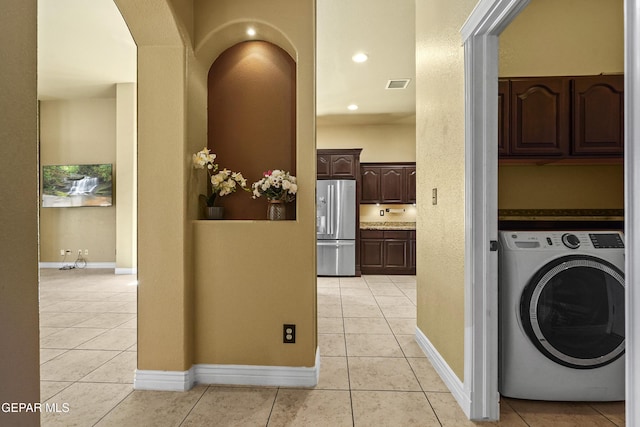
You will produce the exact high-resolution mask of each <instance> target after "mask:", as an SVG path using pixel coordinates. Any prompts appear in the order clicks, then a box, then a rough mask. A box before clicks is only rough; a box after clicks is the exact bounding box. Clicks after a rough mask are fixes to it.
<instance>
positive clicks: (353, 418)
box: [338, 279, 356, 426]
mask: <svg viewBox="0 0 640 427" xmlns="http://www.w3.org/2000/svg"><path fill="white" fill-rule="evenodd" d="M338 286H339V289H340V314H341V317H342V336H343V337H344V338H343V340H344V356H345V357H344V359H345V362H346V364H347V384H348V386H349V406H350V408H351V425H352V426H355V425H356V415H355V413H354V411H353V392H352V389H351V373H350V371H349V350H348V348H347V328H346V325H345V323H344V309H343V302H342V281H341V279H338Z"/></svg>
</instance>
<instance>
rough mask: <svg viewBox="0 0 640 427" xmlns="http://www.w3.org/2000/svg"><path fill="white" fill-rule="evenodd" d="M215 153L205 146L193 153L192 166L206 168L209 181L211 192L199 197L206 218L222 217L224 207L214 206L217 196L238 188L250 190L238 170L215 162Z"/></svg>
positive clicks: (232, 191)
mask: <svg viewBox="0 0 640 427" xmlns="http://www.w3.org/2000/svg"><path fill="white" fill-rule="evenodd" d="M216 157H217V156H216V155H215V154H213V153H211V150H209V149H208V148H207V147H204V148H203V149H202V150H200V151H198V152H197V153H196V154H194V155H193V167H194V168H195V169H206V170H207V174H208V175H209V181H210V183H211V194H210V195H209V196H208V197H207V196H205V195H204V194H201V195H200V198H201V199H203V200H204V202H205V204H206V217H207V218H208V219H222V218H223V217H224V207H222V206H215V203H216V200H217V199H218V196H220V197H223V196H226V195H228V194H231V193H234V192H235V191H236V190H237V189H238V188H241V189H242V190H245V191H250V190H249V189H248V188H247V180H246V179H245V178H244V177H243V176H242V173H240V172H233V171H230V170H229V169H226V168H224V169H222V170H220V167H219V165H218V164H217V163H215V160H216Z"/></svg>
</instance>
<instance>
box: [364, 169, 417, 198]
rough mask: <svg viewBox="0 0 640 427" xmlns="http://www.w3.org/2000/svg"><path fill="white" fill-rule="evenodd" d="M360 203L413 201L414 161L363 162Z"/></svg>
mask: <svg viewBox="0 0 640 427" xmlns="http://www.w3.org/2000/svg"><path fill="white" fill-rule="evenodd" d="M360 175H361V182H362V197H361V203H385V204H394V203H395V204H398V203H404V204H406V203H415V201H416V166H415V163H363V164H362V165H361V167H360Z"/></svg>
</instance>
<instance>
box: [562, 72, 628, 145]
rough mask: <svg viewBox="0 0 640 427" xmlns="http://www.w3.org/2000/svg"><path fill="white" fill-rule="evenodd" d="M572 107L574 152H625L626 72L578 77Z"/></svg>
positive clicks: (574, 83)
mask: <svg viewBox="0 0 640 427" xmlns="http://www.w3.org/2000/svg"><path fill="white" fill-rule="evenodd" d="M572 107H573V144H572V147H571V148H572V154H574V155H605V156H607V155H615V156H620V155H622V154H623V151H624V150H623V149H624V76H623V75H616V76H593V77H577V78H575V79H574V80H573V104H572Z"/></svg>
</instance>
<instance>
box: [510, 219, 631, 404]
mask: <svg viewBox="0 0 640 427" xmlns="http://www.w3.org/2000/svg"><path fill="white" fill-rule="evenodd" d="M499 238H500V263H499V286H498V290H499V302H500V310H499V311H500V318H499V325H500V328H499V337H500V338H499V343H500V351H499V355H500V357H499V391H500V393H501V394H502V395H503V396H507V397H514V398H520V399H533V400H552V401H614V400H624V397H625V394H624V390H625V369H624V350H625V337H624V334H625V315H624V236H623V234H622V233H619V232H612V231H588V232H587V231H585V232H574V231H568V232H556V231H553V232H546V231H545V232H541V231H534V232H531V231H501V232H500V233H499Z"/></svg>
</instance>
